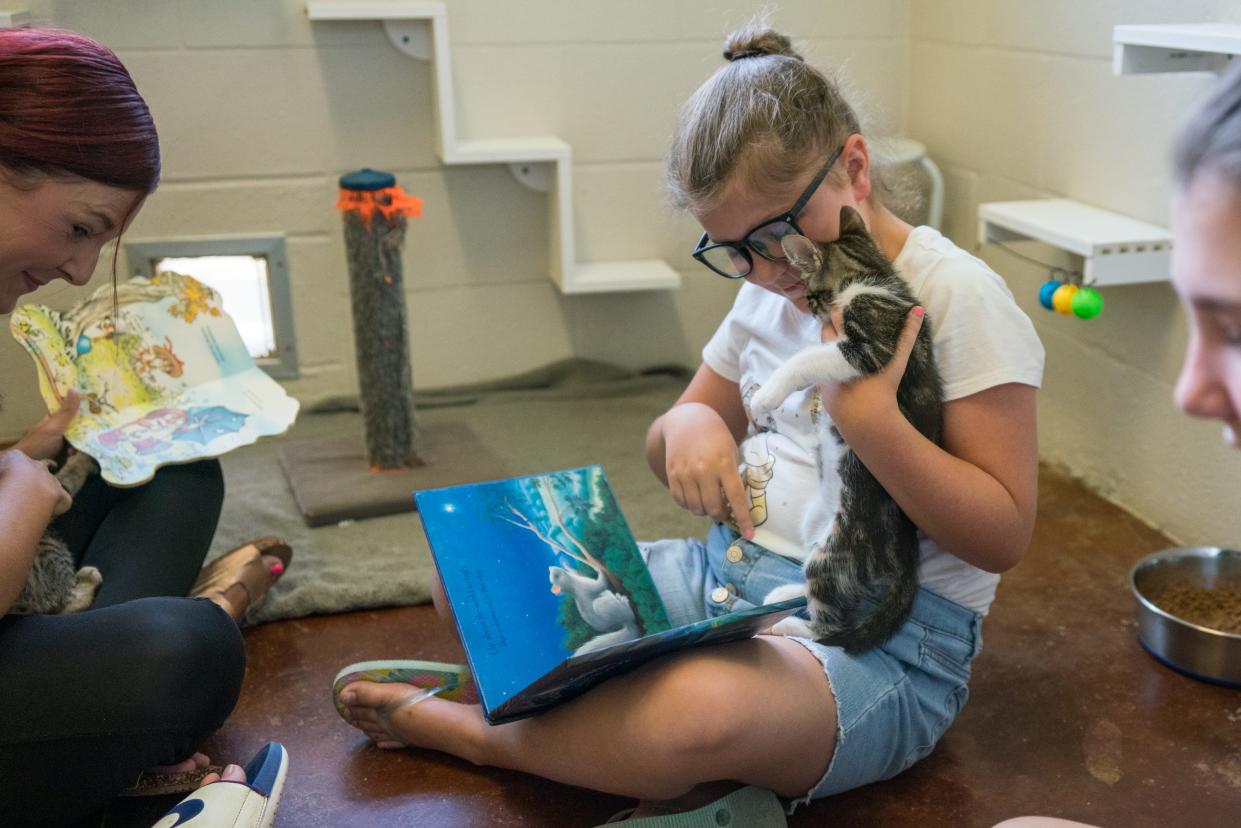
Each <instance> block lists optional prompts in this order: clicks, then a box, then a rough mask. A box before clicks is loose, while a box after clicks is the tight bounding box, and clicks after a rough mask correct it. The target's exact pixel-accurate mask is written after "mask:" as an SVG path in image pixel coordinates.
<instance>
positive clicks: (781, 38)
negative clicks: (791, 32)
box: [724, 23, 802, 62]
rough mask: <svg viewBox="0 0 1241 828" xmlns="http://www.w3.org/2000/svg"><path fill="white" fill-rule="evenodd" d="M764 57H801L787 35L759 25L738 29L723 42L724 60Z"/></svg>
mask: <svg viewBox="0 0 1241 828" xmlns="http://www.w3.org/2000/svg"><path fill="white" fill-rule="evenodd" d="M765 55H779V56H780V57H789V58H793V59H795V60H802V56H801V55H799V54H797V51H796V50H795V49H793V42H792V41H791V40H789V38H788V36H787V35H782V34H780V33H779V32H777V31H775V30H774V29H771V28H768V27H767V26H765V25H762V24H761V23H754V24H751V25H749V26H746V27H744V28H741V29H738V30H737V31H735V32H733V33H732V34H731V35H729V36H728V40H726V41H725V42H724V60H727V61H730V62H731V61H737V60H744V59H745V58H751V57H763V56H765Z"/></svg>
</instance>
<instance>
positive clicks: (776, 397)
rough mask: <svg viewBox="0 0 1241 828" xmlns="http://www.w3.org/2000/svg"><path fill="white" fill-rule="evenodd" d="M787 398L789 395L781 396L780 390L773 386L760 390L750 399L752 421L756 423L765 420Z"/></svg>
mask: <svg viewBox="0 0 1241 828" xmlns="http://www.w3.org/2000/svg"><path fill="white" fill-rule="evenodd" d="M787 396H788V394H780V393H779V391H778V389H777V388H776V387H774V386H771V385H768V386H764V387H763V388H760V389H758V391H756V392H754V396H753V397H751V398H750V419H751V420H753V421H754V422H756V423H757V422H758V421H759V420H761V419H764V418H765V417H766V416H767V415H768V414H770V413H771V412H773V411H775V410H776V408H777V407H779V405H780V403H782V402H784V398H785V397H787Z"/></svg>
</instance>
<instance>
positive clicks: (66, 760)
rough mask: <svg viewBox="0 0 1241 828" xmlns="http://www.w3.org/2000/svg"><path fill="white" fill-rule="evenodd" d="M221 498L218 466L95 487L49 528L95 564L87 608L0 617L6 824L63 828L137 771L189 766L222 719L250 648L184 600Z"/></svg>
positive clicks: (215, 617)
mask: <svg viewBox="0 0 1241 828" xmlns="http://www.w3.org/2000/svg"><path fill="white" fill-rule="evenodd" d="M223 498H224V483H223V477H222V475H221V472H220V465H219V463H218V462H216V461H214V460H212V461H205V462H200V463H193V464H189V465H184V466H169V467H166V468H164V469H161V470H160V471H159V472H158V473H157V474H156V476H155V478H154V480H152V481H151V482H150V483H148V484H146V485H144V486H141V487H138V488H134V489H117V488H113V487H111V486H108V485H107V484H105V483H103V482H102V481H101V480H100V479H99V478H98V477H94V478H91V480H90V481H88V483H87V485H86V486H85V487H83V489H82V491H81V492H79V493H78V496H77V497H76V498H74V503H73V507H72V508H71V509H70V510H69V511H68V512H67V513H66V514H65V515H62V516H61V517H60V518H58V519H57V521H56V522H55V524H54V526H55V528H56V529H57V530H58V531H59V532H60V534H61V535H62V536H63V537H64V538H65V540H66V541H67V542H68V543H69V547H70V549H72V550H73V553H74V556H75V557H76V558H77V559H78V561H79V563H82V564H89V565H92V566H96V567H98V568H99V570H100V572H101V573H102V574H103V585H102V586H101V587H100V590H99V593H98V595H97V596H96V599H95V603H94V606H92V608H91V609H90V610H88V611H86V612H82V613H77V614H74V615H30V616H14V615H9V616H5V617H3V618H0V825H4V826H8V825H47V826H56V825H66V824H70V823H72V822H74V821H75V820H77V819H80V818H82V817H84V816H87V815H90V814H92V813H95V812H98V811H99V810H101V809H102V808H103V807H104V806H105V805H106V804H107V802H108V800H109V799H111V797H113V796H114V795H115V794H116V793H117V792H118V791H119V790H121V789H122V788H124V787H126V786H127V785H130V784H132V783H133V782H134V780H135V779H136V778H137V776H138V773H139V772H140V771H142V770H143V769H145V768H148V767H151V766H152V765H165V764H172V763H174V762H178V761H180V760H182V759H185V758H186V757H187V756H189V755H190V754H192V753H193V752H194V749H195V748H196V747H197V745H198V744H199V742H200V741H201V740H202V739H203V738H204V737H206V736H207V735H209V734H210V733H212V732H213V731H214V730H216V729H217V728H218V727H219V726H220V725H221V724H222V723H223V722H224V720H225V718H227V717H228V714H229V713H230V712H231V711H232V709H233V705H234V704H236V702H237V696H238V694H239V692H240V690H241V679H242V676H243V674H244V672H245V650H244V646H243V642H242V638H241V633H240V632H239V631H238V629H237V625H236V624H235V623H233V620H232V619H231V618H230V617H229V616H228V614H227V613H225V612H224V611H223V610H222V609H220V608H219V607H218V606H216V605H215V604H214V603H212V602H211V601H207V600H205V599H198V600H191V599H187V598H181V597H154V596H182V595H185V594H186V592H188V591H189V588H190V586H191V585H192V584H193V582H194V578H195V576H196V575H197V574H198V571H199V569H200V568H201V566H202V562H203V558H204V557H205V556H206V554H207V549H208V547H209V546H210V545H211V539H212V536H213V535H214V534H215V527H216V522H217V521H218V520H219V515H220V506H221V505H222V503H223Z"/></svg>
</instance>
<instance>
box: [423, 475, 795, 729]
mask: <svg viewBox="0 0 1241 828" xmlns="http://www.w3.org/2000/svg"><path fill="white" fill-rule="evenodd" d="M414 497H415V499H416V501H417V504H418V512H419V514H420V515H421V517H422V526H423V529H424V531H425V532H426V534H427V539H428V541H429V542H430V545H431V553H432V555H433V557H434V558H435V565H436V567H437V568H438V569H439V575H440V580H441V582H442V583H443V586H444V592H445V594H446V595H447V598H448V603H449V605H450V606H451V608H452V611H453V615H454V616H455V618H456V622H457V629H458V632H459V633H460V636H461V641H462V643H463V644H464V645H465V651H466V657H467V658H468V660H469V663H470V669H471V671H472V672H473V676H474V681H475V683H476V685H477V687H478V692H479V697H480V698H481V701H482V706H483V711H484V712H485V714H486V716H487V721H489V722H491V723H492V724H498V723H500V722H507V721H512V720H513V719H519V718H522V717H524V716H529V715H531V714H533V713H536V712H538V711H539V710H542V709H543V708H546V707H550V706H552V705H554V704H557V703H559V702H561V701H565V700H566V699H569V698H572V697H573V696H576V695H578V694H580V693H583V692H585V691H586V690H587V689H589V688H590V687H592V686H593V685H595V684H598V683H599V682H601V681H603V680H604V679H605V678H608V677H609V676H612V675H616V674H617V673H622V672H624V671H626V670H631V669H633V668H634V667H637V666H638V665H639V664H642V663H644V662H646V661H649V660H650V659H652V658H655V657H656V656H660V655H663V654H665V653H670V652H673V651H675V650H680V649H683V648H686V647H692V646H695V645H699V644H709V643H718V642H723V641H733V640H737V639H742V638H749V637H750V636H753V635H754V634H755V633H757V632H758V631H759V630H762V629H764V628H766V627H769V626H771V625H772V624H774V623H775V622H777V621H779V620H780V619H781V618H784V617H786V616H788V615H791V614H793V613H795V612H797V611H798V610H799V609H801V608H802V607H804V606H805V603H806V602H805V599H804V598H796V599H793V600H789V601H784V602H781V603H779V604H772V605H770V606H765V607H758V608H755V609H749V610H742V611H738V612H733V613H730V614H728V615H722V616H720V617H718V618H710V619H707V620H704V621H699V622H696V623H693V624H688V625H685V626H680V627H672V626H671V625H670V624H669V623H668V617H667V615H666V614H665V612H664V607H663V603H662V602H661V601H660V598H659V593H658V592H657V591H656V588H655V583H654V582H653V581H652V580H651V576H650V573H649V572H648V571H647V569H646V564H645V563H644V561H643V560H642V555H641V553H640V552H639V551H638V545H637V543H636V542H635V541H634V538H633V534H632V533H631V532H630V531H629V525H628V524H627V523H626V522H625V517H624V515H623V514H621V511H620V507H619V506H618V505H617V503H616V498H615V496H614V495H613V493H612V488H611V486H610V484H609V483H608V479H607V476H606V475H605V474H604V472H603V468H602V467H600V466H587V467H584V468H580V469H570V470H566V471H556V472H549V473H547V474H537V475H533V476H530V477H518V478H511V479H507V480H498V481H494V482H490V483H471V484H467V485H463V486H452V487H449V488H444V489H429V490H426V491H420V492H416V493H415V494H414Z"/></svg>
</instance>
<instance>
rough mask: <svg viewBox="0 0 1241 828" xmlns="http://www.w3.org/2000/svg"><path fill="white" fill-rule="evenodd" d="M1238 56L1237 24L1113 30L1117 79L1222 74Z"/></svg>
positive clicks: (1240, 30)
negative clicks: (1136, 76)
mask: <svg viewBox="0 0 1241 828" xmlns="http://www.w3.org/2000/svg"><path fill="white" fill-rule="evenodd" d="M1235 55H1241V24H1237V23H1185V24H1173V25H1149V26H1115V27H1113V29H1112V71H1113V72H1114V73H1115V74H1117V75H1140V74H1146V73H1150V72H1222V71H1223V70H1224V67H1225V66H1227V65H1228V61H1229V60H1231V59H1232V58H1233V56H1235Z"/></svg>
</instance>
